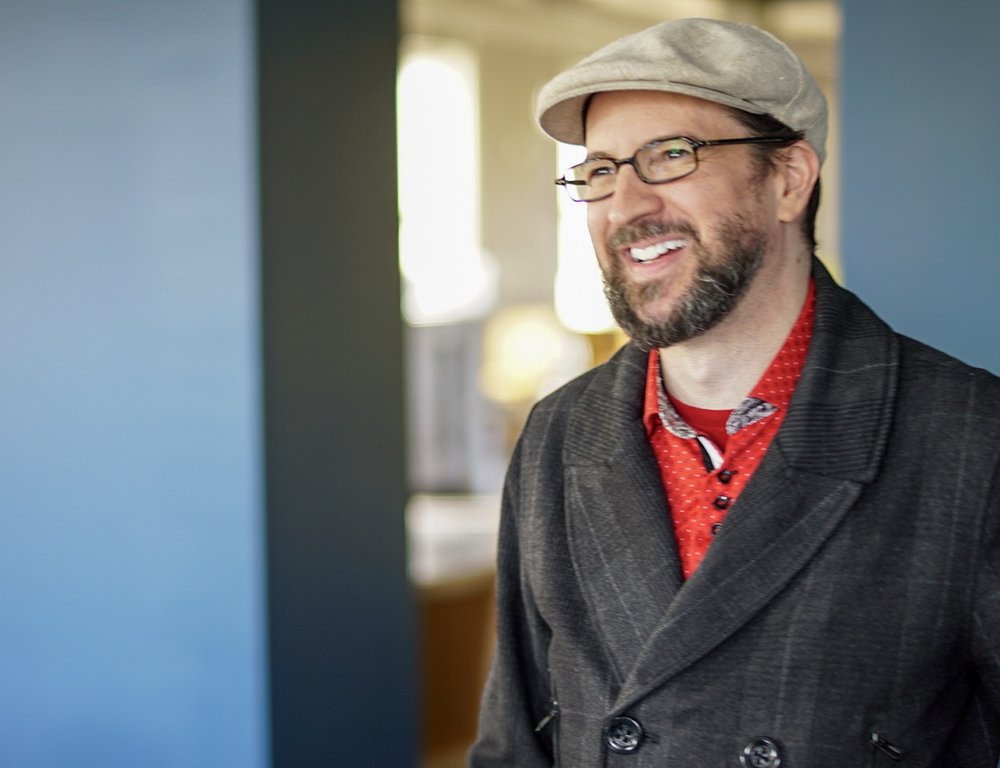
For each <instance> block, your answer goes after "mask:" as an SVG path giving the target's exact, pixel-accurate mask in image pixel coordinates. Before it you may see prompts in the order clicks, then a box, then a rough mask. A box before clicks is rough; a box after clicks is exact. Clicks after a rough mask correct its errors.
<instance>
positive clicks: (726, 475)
mask: <svg viewBox="0 0 1000 768" xmlns="http://www.w3.org/2000/svg"><path fill="white" fill-rule="evenodd" d="M732 479H733V473H732V472H731V471H730V470H728V469H724V470H722V471H721V472H720V473H719V482H720V483H723V484H724V485H728V484H729V481H730V480H732Z"/></svg>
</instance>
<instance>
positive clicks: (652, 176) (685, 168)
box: [635, 139, 698, 182]
mask: <svg viewBox="0 0 1000 768" xmlns="http://www.w3.org/2000/svg"><path fill="white" fill-rule="evenodd" d="M635 164H636V169H637V170H638V171H639V175H640V176H642V178H643V179H644V180H645V181H651V182H661V181H673V180H674V179H679V178H680V177H681V176H687V175H688V174H689V173H691V172H692V171H694V169H695V168H697V167H698V157H697V155H695V149H694V147H693V146H692V145H691V144H690V143H689V142H687V141H685V140H684V139H663V140H662V141H654V142H652V143H651V144H647V145H646V146H645V147H643V148H642V149H640V150H639V151H638V152H636V153H635Z"/></svg>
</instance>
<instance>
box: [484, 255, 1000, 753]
mask: <svg viewBox="0 0 1000 768" xmlns="http://www.w3.org/2000/svg"><path fill="white" fill-rule="evenodd" d="M814 274H815V276H816V280H817V314H816V325H815V330H814V335H813V340H812V345H811V347H810V351H809V355H808V358H807V360H806V364H805V370H804V372H803V375H802V378H801V380H800V382H799V385H798V387H797V389H796V391H795V394H794V396H793V399H792V402H791V404H790V406H789V411H788V414H787V416H786V418H785V421H784V423H783V425H782V426H781V429H780V431H779V432H778V434H777V436H776V437H775V439H774V442H773V443H772V444H771V447H770V449H769V450H768V452H767V454H766V456H765V457H764V460H763V462H762V463H761V466H760V468H759V469H758V470H757V472H756V474H755V475H754V476H753V478H752V479H751V480H750V482H749V483H748V485H747V487H746V488H745V490H744V491H743V493H742V494H741V495H740V497H739V499H738V501H737V502H736V504H735V505H734V506H733V507H732V508H731V510H730V511H729V513H728V515H727V518H726V521H725V524H724V525H723V526H722V529H721V530H720V532H719V534H718V536H717V537H716V539H715V540H714V542H713V544H712V546H711V548H710V549H709V551H708V553H707V555H706V557H705V559H704V561H703V562H702V564H701V565H700V566H699V568H698V570H697V571H696V572H695V574H694V575H693V577H692V578H691V579H690V580H689V581H688V582H687V583H683V582H682V580H681V577H680V566H679V561H678V556H677V551H676V546H675V544H674V536H673V532H672V530H671V524H670V515H669V512H668V510H667V505H666V500H665V496H664V490H663V486H662V483H661V480H660V475H659V472H658V470H657V466H656V463H655V460H654V458H653V455H652V453H651V451H650V448H649V445H648V443H647V439H646V435H645V431H644V429H643V425H642V421H641V415H642V404H643V387H644V382H645V379H644V376H645V363H646V355H645V354H644V353H642V352H641V351H639V350H638V349H636V348H634V347H632V346H626V347H625V348H624V349H623V350H622V351H621V352H620V353H619V354H618V355H617V356H616V357H615V358H614V359H612V360H611V361H610V362H608V363H607V364H605V365H603V366H601V367H599V368H596V369H595V370H593V371H590V372H588V373H587V374H585V375H583V376H582V377H581V378H579V379H577V380H575V381H573V382H571V383H570V384H568V385H566V386H565V387H563V388H562V389H560V390H559V391H557V392H556V393H554V394H553V395H551V396H549V397H548V398H546V399H545V400H543V401H542V402H541V403H539V404H538V405H537V406H536V407H535V409H534V411H533V413H532V415H531V417H530V419H529V421H528V424H527V426H526V428H525V430H524V434H523V435H522V437H521V440H520V441H519V444H518V447H517V449H516V451H515V454H514V457H513V459H512V462H511V465H510V469H509V472H508V478H507V483H506V487H505V492H504V501H503V514H502V524H501V532H500V541H499V558H498V644H497V652H496V657H495V660H494V665H493V669H492V672H491V675H490V681H489V683H488V686H487V691H486V694H485V697H484V700H483V708H482V712H481V722H480V734H479V738H478V741H477V743H476V745H475V746H474V748H473V750H472V756H471V765H472V766H474V768H492V767H493V766H510V767H513V768H535V767H536V766H537V767H539V768H540V767H541V766H553V765H557V766H563V768H597V767H598V766H606V767H607V768H654V767H655V768H724V766H739V765H741V761H742V764H745V765H749V766H753V767H754V768H774V767H775V766H778V765H780V766H781V767H782V768H824V767H825V766H836V767H837V768H867V767H870V766H900V767H902V768H928V767H930V766H933V767H934V768H995V766H996V765H997V760H998V757H1000V543H998V527H1000V488H998V463H1000V461H998V459H1000V380H998V379H996V378H995V377H993V376H992V375H990V374H988V373H986V372H984V371H982V370H977V369H973V368H970V367H968V366H966V365H964V364H962V363H959V362H958V361H956V360H954V359H952V358H949V357H947V356H945V355H944V354H942V353H940V352H937V351H935V350H933V349H930V348H929V347H926V346H924V345H922V344H920V343H918V342H915V341H913V340H911V339H908V338H906V337H903V336H899V335H897V334H895V333H894V332H892V331H891V330H890V329H889V328H888V327H887V326H886V325H885V324H884V323H883V322H882V321H881V320H879V318H877V317H876V316H875V315H874V314H873V313H872V312H871V311H870V310H869V309H868V308H867V307H866V306H865V305H864V304H862V302H861V301H859V300H858V299H857V298H856V297H855V296H854V295H853V294H851V293H849V292H848V291H846V290H844V289H842V288H840V287H838V286H837V285H836V284H835V283H834V282H833V281H832V279H831V278H830V277H829V275H828V274H827V273H826V271H825V270H824V269H823V267H822V266H820V265H819V263H818V262H817V263H816V265H815V268H814ZM970 332H974V330H973V329H970Z"/></svg>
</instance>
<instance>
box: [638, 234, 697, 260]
mask: <svg viewBox="0 0 1000 768" xmlns="http://www.w3.org/2000/svg"><path fill="white" fill-rule="evenodd" d="M687 244H688V241H687V240H664V241H663V242H660V243H653V245H650V246H648V247H647V248H631V249H629V254H630V255H631V256H632V258H633V259H634V260H635V261H638V262H640V263H645V262H647V261H653V259H657V258H659V257H660V256H662V255H663V254H665V253H669V252H670V251H676V250H678V249H679V248H683V247H684V246H686V245H687Z"/></svg>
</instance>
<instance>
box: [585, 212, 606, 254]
mask: <svg viewBox="0 0 1000 768" xmlns="http://www.w3.org/2000/svg"><path fill="white" fill-rule="evenodd" d="M581 205H586V206H587V231H588V232H589V233H590V239H591V241H592V242H593V244H594V251H595V252H596V253H597V255H598V256H602V255H603V254H604V243H605V241H606V240H607V237H608V229H607V226H608V224H607V217H606V216H603V215H602V214H601V212H600V210H598V209H599V208H600V207H601V206H600V204H599V203H581Z"/></svg>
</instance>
